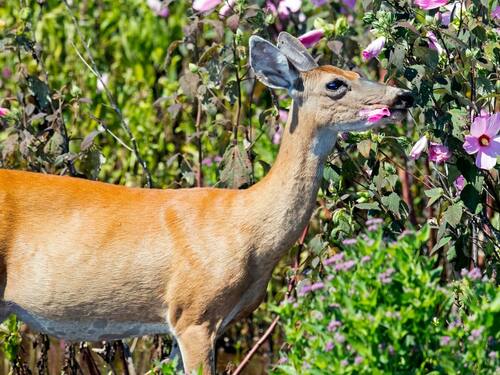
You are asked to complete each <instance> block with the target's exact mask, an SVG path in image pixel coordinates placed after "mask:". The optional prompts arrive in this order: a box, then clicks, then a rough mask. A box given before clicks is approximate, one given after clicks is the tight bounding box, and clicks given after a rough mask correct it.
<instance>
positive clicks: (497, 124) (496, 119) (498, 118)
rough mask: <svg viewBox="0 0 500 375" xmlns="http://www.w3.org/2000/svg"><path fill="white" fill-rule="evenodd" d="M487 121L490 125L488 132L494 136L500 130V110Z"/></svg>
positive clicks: (487, 128)
mask: <svg viewBox="0 0 500 375" xmlns="http://www.w3.org/2000/svg"><path fill="white" fill-rule="evenodd" d="M487 123H488V125H487V127H486V134H488V135H489V136H490V137H492V138H493V137H495V136H496V135H497V134H498V132H499V131H500V112H497V113H495V114H494V115H491V116H489V117H488V121H487Z"/></svg>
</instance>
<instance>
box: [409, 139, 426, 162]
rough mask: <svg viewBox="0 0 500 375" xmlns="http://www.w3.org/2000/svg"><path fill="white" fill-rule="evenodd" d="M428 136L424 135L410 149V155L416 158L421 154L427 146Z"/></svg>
mask: <svg viewBox="0 0 500 375" xmlns="http://www.w3.org/2000/svg"><path fill="white" fill-rule="evenodd" d="M427 143H428V142H427V137H426V136H425V135H424V136H423V137H422V138H420V139H419V140H418V141H417V142H416V143H415V145H414V146H413V148H412V149H411V151H410V157H411V158H412V159H413V160H416V159H418V158H419V157H420V154H422V152H423V151H424V150H425V149H426V148H427Z"/></svg>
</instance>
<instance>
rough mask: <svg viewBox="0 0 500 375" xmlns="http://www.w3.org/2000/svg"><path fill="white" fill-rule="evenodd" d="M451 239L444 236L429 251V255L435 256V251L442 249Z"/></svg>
mask: <svg viewBox="0 0 500 375" xmlns="http://www.w3.org/2000/svg"><path fill="white" fill-rule="evenodd" d="M450 240H451V237H449V236H446V237H443V238H441V239H440V240H439V241H438V243H437V244H436V245H434V247H433V248H432V250H431V255H433V254H435V252H436V251H438V250H439V249H440V248H442V247H443V246H444V245H446V244H447V243H448V242H450Z"/></svg>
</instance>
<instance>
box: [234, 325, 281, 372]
mask: <svg viewBox="0 0 500 375" xmlns="http://www.w3.org/2000/svg"><path fill="white" fill-rule="evenodd" d="M279 320H280V317H279V315H278V316H277V317H275V318H274V319H273V321H272V323H271V324H270V325H269V328H267V330H266V332H264V334H263V335H262V337H261V338H260V339H259V341H257V343H256V344H255V345H254V346H253V348H252V349H251V350H250V351H249V352H248V354H247V355H246V356H245V358H243V361H241V362H240V364H239V365H238V367H237V368H236V370H234V372H233V373H232V374H231V375H239V374H241V372H242V371H243V369H244V368H245V366H246V365H247V364H248V363H249V362H250V359H252V357H253V356H254V354H255V353H256V352H257V350H258V349H259V348H260V347H261V345H262V344H264V343H265V342H266V340H267V338H268V337H269V336H270V335H271V333H272V332H273V331H274V328H276V325H277V324H278V321H279Z"/></svg>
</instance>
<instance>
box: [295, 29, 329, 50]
mask: <svg viewBox="0 0 500 375" xmlns="http://www.w3.org/2000/svg"><path fill="white" fill-rule="evenodd" d="M323 35H325V33H324V31H323V30H321V29H316V30H311V31H309V32H307V33H305V34H304V35H301V36H299V40H300V41H301V42H302V44H303V45H304V47H306V48H311V47H312V46H314V45H315V44H316V43H318V42H319V41H320V40H321V38H323Z"/></svg>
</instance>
